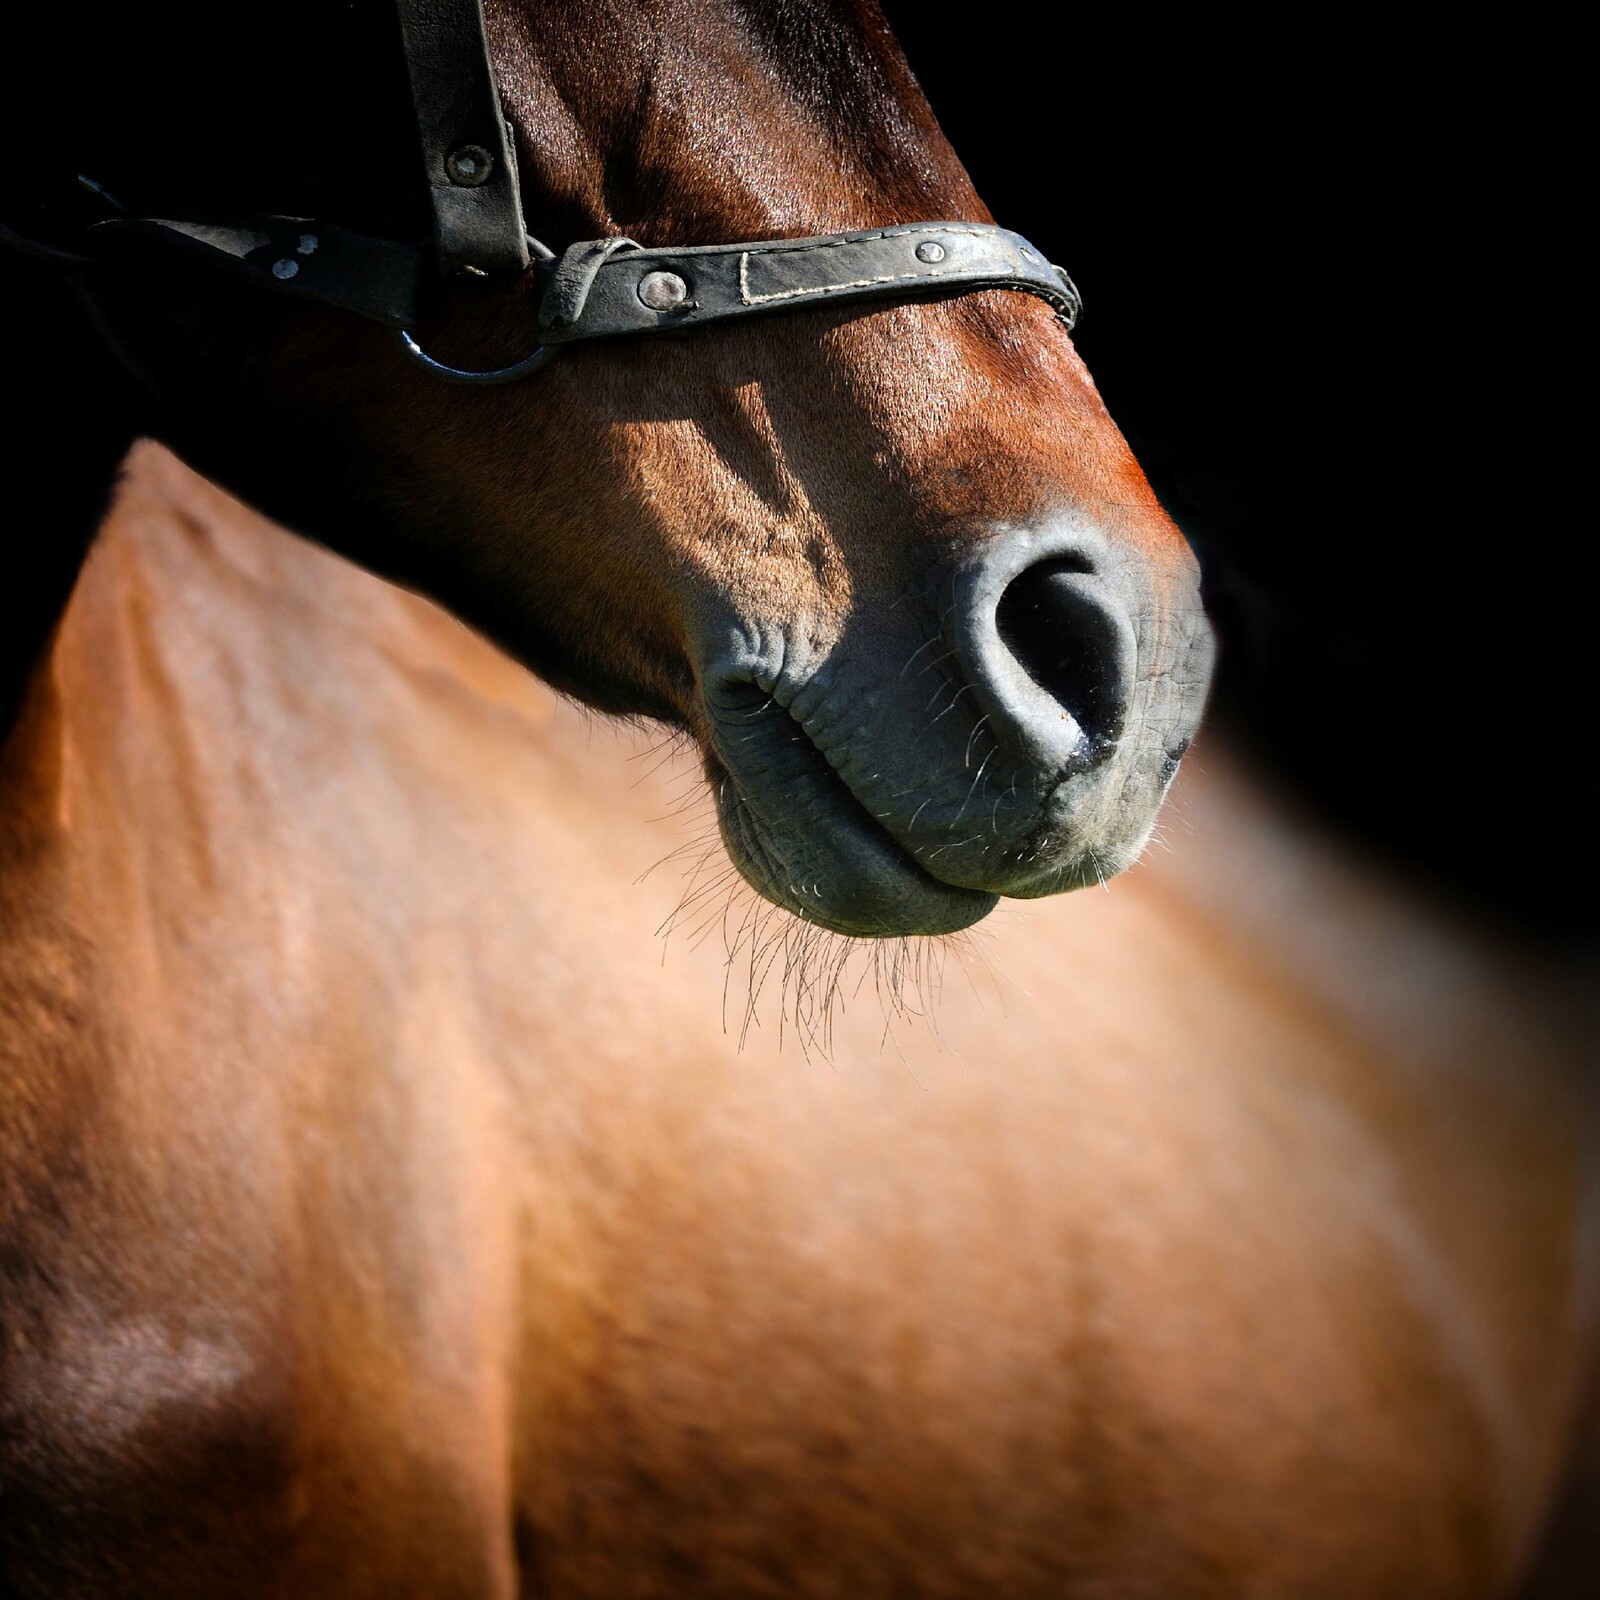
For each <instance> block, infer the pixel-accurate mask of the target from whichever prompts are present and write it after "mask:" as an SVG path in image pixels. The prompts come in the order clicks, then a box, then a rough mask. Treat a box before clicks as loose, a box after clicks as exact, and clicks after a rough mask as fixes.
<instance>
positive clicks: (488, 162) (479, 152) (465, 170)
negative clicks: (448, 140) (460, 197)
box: [444, 144, 494, 189]
mask: <svg viewBox="0 0 1600 1600" xmlns="http://www.w3.org/2000/svg"><path fill="white" fill-rule="evenodd" d="M444 170H445V171H446V173H448V174H449V177H450V181H451V183H459V184H460V185H461V186H462V187H463V188H465V189H476V188H477V187H478V185H479V184H480V183H487V182H488V181H489V174H490V173H491V172H492V171H493V170H494V157H493V156H491V155H490V154H489V152H488V151H487V150H485V149H484V148H483V146H482V145H481V144H463V145H458V146H457V147H456V148H455V149H454V150H452V151H451V152H450V154H449V155H447V156H446V157H445V158H444Z"/></svg>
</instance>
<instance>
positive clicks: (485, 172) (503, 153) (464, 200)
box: [395, 0, 528, 273]
mask: <svg viewBox="0 0 1600 1600" xmlns="http://www.w3.org/2000/svg"><path fill="white" fill-rule="evenodd" d="M395 3H396V6H397V8H398V10H399V13H400V32H401V37H402V39H403V41H404V45H405V55H406V70H407V72H408V73H409V74H410V77H411V95H412V99H413V100H414V102H415V104H416V109H417V132H418V133H419V135H420V136H421V140H422V159H423V166H424V170H425V172H426V174H427V179H428V190H429V194H430V196H431V198H432V201H433V235H434V247H435V250H436V251H437V254H438V260H439V268H440V270H441V271H443V272H446V273H453V272H462V271H465V270H468V269H475V270H477V271H479V272H521V271H522V270H523V269H524V268H525V267H526V266H527V264H528V245H527V230H526V229H525V228H524V226H523V221H522V202H521V199H520V197H519V195H518V191H517V162H516V155H515V153H514V151H513V149H512V144H511V138H510V135H509V133H508V132H507V130H506V123H505V117H504V115H503V114H502V112H501V110H500V95H499V91H498V90H497V88H496V87H495V81H494V69H493V67H492V65H491V64H490V61H489V44H488V39H487V38H486V36H485V34H484V27H483V0H395Z"/></svg>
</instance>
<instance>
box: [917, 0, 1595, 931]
mask: <svg viewBox="0 0 1600 1600" xmlns="http://www.w3.org/2000/svg"><path fill="white" fill-rule="evenodd" d="M887 10H888V15H889V20H890V22H891V25H892V26H893V27H894V29H895V31H896V33H897V34H898V36H899V38H900V40H901V43H902V45H903V46H904V48H905V50H906V53H907V55H908V57H909V59H910V61H911V65H912V68H913V70H914V71H915V72H916V73H917V75H918V77H919V79H920V80H921V82H922V85H923V87H924V89H925V90H926V92H927V94H928V97H929V99H930V100H931V102H932V104H933V108H934V111H935V113H936V114H937V115H938V117H939V119H940V122H941V124H942V125H943V127H944V129H945V132H946V133H947V134H948V135H949V137H950V139H951V142H952V143H953V144H954V146H955V148H956V150H957V152H958V153H959V154H960V155H961V157H962V159H963V160H964V162H965V163H966V165H967V168H968V170H969V172H971V174H972V176H973V178H974V181H975V182H976V184H977V187H978V190H979V193H980V194H981V195H982V196H983V197H984V200H985V201H986V202H987V204H988V205H989V207H990V208H991V210H992V211H993V213H994V215H995V217H996V220H998V221H1000V222H1002V223H1004V224H1005V225H1007V226H1009V227H1013V228H1016V229H1018V230H1019V231H1020V232H1023V233H1025V234H1027V235H1028V236H1029V237H1030V238H1032V239H1033V240H1034V241H1035V242H1036V243H1038V244H1039V245H1040V246H1041V247H1043V248H1044V249H1045V250H1046V251H1047V252H1048V253H1049V254H1050V255H1051V257H1052V259H1054V260H1056V261H1059V262H1061V263H1062V265H1063V266H1065V267H1066V268H1067V269H1068V271H1070V272H1071V273H1072V275H1073V277H1074V279H1075V280H1076V282H1077V284H1078V286H1079V288H1080V289H1081V290H1082V291H1083V294H1084V299H1085V313H1084V317H1083V320H1082V322H1081V323H1080V325H1079V330H1078V335H1077V342H1078V347H1079V349H1080V350H1081V351H1082V353H1083V355H1084V357H1085V359H1086V360H1087V362H1088V364H1089V366H1090V368H1091V370H1092V371H1093V372H1094V374H1095V377H1096V380H1097V382H1098V383H1099V385H1100V388H1101V391H1102V393H1103V394H1104V396H1105V399H1106V402H1107V404H1108V405H1109V407H1110V409H1111V412H1112V414H1113V416H1114V417H1116V419H1117V421H1118V422H1119V423H1120V424H1121V426H1122V428H1123V430H1124V432H1125V433H1126V434H1127V435H1128V437H1129V439H1130V440H1131V442H1132V444H1133V446H1134V448H1135V450H1136V451H1137V452H1138V454H1139V456H1140V459H1141V461H1142V462H1143V463H1144V465H1145V468H1146V470H1147V472H1148V473H1149V474H1150V477H1151V480H1152V482H1153V483H1154V484H1155V486H1156V488H1157V490H1158V492H1159V493H1160V494H1161V496H1162V498H1163V500H1164V501H1165V503H1166V504H1167V506H1168V508H1169V510H1171V512H1172V513H1173V514H1174V516H1175V517H1176V518H1177V519H1178V521H1179V522H1180V524H1181V525H1182V526H1183V527H1184V529H1185V531H1186V532H1187V533H1188V534H1189V536H1190V538H1191V539H1192V540H1193V542H1194V543H1195V545H1196V547H1197V549H1198V550H1199V551H1200V554H1201V558H1202V561H1203V563H1204V564H1205V567H1206V569H1207V575H1208V576H1207V590H1208V603H1209V604H1210V606H1211V608H1212V611H1213V614H1214V615H1215V617H1216V618H1217V620H1218V622H1219V625H1220V628H1221V632H1222V636H1223V644H1224V655H1223V667H1222V675H1221V680H1220V683H1219V688H1218V692H1217V696H1216V700H1215V715H1216V716H1217V717H1218V718H1219V720H1222V721H1224V722H1227V723H1229V724H1231V726H1232V728H1233V730H1234V733H1235V736H1236V737H1242V738H1244V739H1245V740H1246V741H1247V742H1248V743H1249V744H1250V745H1252V746H1253V747H1254V749H1255V751H1256V753H1257V755H1258V756H1259V757H1261V758H1263V759H1265V760H1266V761H1267V762H1268V763H1269V764H1270V766H1271V767H1272V768H1273V769H1274V770H1275V771H1276V772H1277V773H1279V774H1280V775H1281V776H1282V777H1283V779H1284V780H1285V781H1286V782H1287V783H1289V784H1290V785H1291V786H1292V787H1293V788H1294V789H1296V790H1297V791H1298V792H1299V793H1300V794H1301V795H1303V796H1305V797H1307V798H1309V799H1310V800H1311V801H1312V802H1313V803H1314V804H1315V805H1316V806H1317V807H1318V808H1320V809H1321V810H1322V811H1323V812H1324V814H1325V815H1326V816H1328V817H1329V818H1330V819H1332V820H1333V821H1334V822H1336V823H1337V824H1338V825H1339V826H1340V827H1342V828H1344V829H1345V830H1347V831H1348V832H1351V833H1353V834H1354V835H1355V836H1356V837H1357V838H1358V839H1359V840H1361V841H1362V843H1363V844H1364V845H1365V847H1367V848H1368V849H1370V850H1372V851H1374V852H1376V853H1378V855H1379V856H1380V857H1381V858H1383V859H1384V860H1385V862H1386V864H1387V865H1388V866H1390V867H1391V868H1392V869H1394V870H1397V871H1400V872H1403V873H1409V874H1411V875H1414V876H1418V877H1421V878H1423V879H1425V880H1427V881H1429V882H1430V883H1432V884H1433V885H1434V886H1435V887H1436V888H1439V889H1443V890H1444V891H1445V892H1447V893H1449V894H1451V895H1454V896H1456V897H1457V898H1459V899H1461V900H1463V901H1466V902H1469V903H1472V904H1475V905H1476V906H1477V907H1479V908H1480V909H1482V910H1487V911H1488V912H1489V913H1490V914H1492V915H1493V916H1494V917H1496V918H1497V919H1498V920H1500V921H1501V922H1502V923H1504V924H1505V925H1506V926H1507V927H1508V928H1511V929H1514V930H1520V931H1522V932H1524V933H1527V934H1530V935H1532V936H1535V937H1539V938H1546V939H1555V940H1560V941H1563V942H1564V941H1566V940H1569V939H1572V938H1575V937H1576V938H1588V937H1592V936H1593V934H1594V932H1595V930H1596V926H1597V923H1596V916H1595V904H1596V895H1595V889H1596V882H1595V875H1594V871H1593V854H1594V852H1593V848H1592V845H1591V843H1590V840H1589V835H1588V827H1589V822H1590V818H1591V816H1592V815H1593V811H1594V806H1595V802H1596V800H1597V798H1600V762H1597V759H1596V752H1595V744H1596V739H1595V735H1594V732H1593V731H1592V721H1593V717H1592V713H1591V710H1590V689H1589V679H1590V677H1591V675H1592V667H1591V661H1592V659H1593V655H1594V651H1593V648H1592V645H1591V642H1590V641H1591V640H1592V639H1593V637H1594V634H1595V624H1594V622H1593V621H1592V619H1591V613H1592V610H1593V605H1594V598H1593V591H1592V588H1591V586H1590V584H1589V582H1588V574H1587V567H1588V551H1587V546H1588V544H1589V542H1590V537H1591V536H1590V534H1589V528H1590V526H1591V525H1592V522H1593V518H1592V515H1591V514H1590V513H1589V512H1588V509H1587V506H1586V505H1583V504H1581V503H1578V502H1576V497H1574V496H1570V495H1564V494H1563V493H1562V492H1561V491H1560V490H1559V489H1558V488H1557V487H1556V485H1557V484H1558V483H1559V481H1560V480H1561V478H1562V477H1563V476H1564V470H1563V469H1564V464H1565V459H1566V457H1567V456H1568V454H1569V453H1570V451H1571V449H1572V447H1573V445H1574V444H1575V442H1576V440H1575V439H1574V437H1573V433H1574V431H1575V430H1573V429H1572V428H1571V425H1570V422H1569V421H1568V420H1567V419H1568V416H1569V407H1570V405H1571V403H1572V396H1571V395H1570V394H1569V393H1564V392H1563V390H1562V387H1561V383H1562V379H1563V367H1564V365H1565V352H1566V350H1567V349H1568V348H1569V347H1570V346H1571V345H1572V344H1573V343H1574V340H1575V327H1576V324H1577V323H1578V321H1579V320H1580V319H1579V318H1578V317H1577V316H1576V315H1575V314H1574V311H1573V306H1574V304H1575V301H1573V300H1572V299H1571V298H1569V297H1568V296H1567V295H1566V294H1565V293H1564V292H1563V291H1564V289H1565V287H1566V285H1565V284H1564V283H1563V273H1564V266H1563V263H1564V262H1566V261H1568V260H1570V259H1572V254H1571V251H1570V248H1569V247H1570V246H1571V244H1572V238H1571V234H1572V231H1573V229H1574V227H1575V224H1574V222H1573V220H1572V218H1573V212H1574V208H1575V204H1576V201H1575V196H1573V195H1570V194H1567V193H1565V192H1563V190H1562V189H1561V187H1560V185H1558V184H1555V183H1553V182H1552V181H1551V169H1552V166H1553V165H1554V164H1556V163H1557V162H1558V160H1559V157H1560V153H1561V151H1562V150H1563V149H1564V148H1565V144H1566V141H1565V137H1564V128H1563V121H1562V119H1563V104H1564V102H1563V96H1562V93H1561V88H1560V84H1559V81H1558V76H1557V74H1556V71H1555V69H1556V68H1557V67H1558V66H1559V59H1560V57H1561V55H1562V52H1563V49H1566V50H1572V49H1575V45H1574V44H1573V42H1572V41H1570V40H1568V41H1565V42H1564V41H1563V40H1562V39H1561V38H1559V37H1533V36H1531V34H1524V35H1517V34H1516V33H1515V32H1513V31H1509V30H1507V29H1506V28H1505V27H1504V26H1503V22H1504V19H1502V25H1501V26H1500V27H1499V31H1498V32H1497V34H1496V36H1495V37H1494V38H1492V39H1486V40H1484V41H1479V40H1478V39H1477V38H1476V36H1473V35H1471V34H1470V33H1468V32H1467V31H1466V30H1467V24H1466V23H1465V22H1464V21H1462V22H1456V23H1452V24H1450V25H1449V27H1448V29H1445V28H1443V25H1441V29H1442V31H1439V32H1436V33H1432V34H1429V35H1427V36H1425V37H1409V38H1404V37H1400V36H1397V34H1396V32H1395V28H1394V27H1393V26H1392V25H1390V24H1389V23H1386V22H1384V21H1383V20H1382V19H1377V18H1371V17H1362V16H1361V15H1360V14H1358V13H1352V12H1348V11H1341V12H1338V13H1333V12H1328V13H1325V14H1322V13H1316V12H1311V11H1302V12H1297V13H1293V14H1290V13H1280V14H1278V15H1276V16H1273V15H1270V14H1268V15H1262V14H1257V15H1255V16H1254V17H1252V18H1251V19H1249V20H1246V19H1245V18H1244V17H1243V16H1242V14H1235V15H1234V16H1233V17H1232V18H1229V17H1219V16H1218V15H1215V14H1210V13H1201V12H1198V11H1194V12H1189V13H1185V14H1183V15H1182V16H1179V17H1176V18H1174V17H1173V16H1171V15H1169V14H1160V15H1157V14H1153V13H1131V12H1130V13H1129V14H1128V15H1126V16H1125V17H1123V18H1121V19H1111V20H1107V19H1104V18H1100V19H1095V20H1093V21H1088V22H1085V21H1083V20H1081V19H1076V18H1074V17H1073V16H1072V15H1071V14H1070V12H1067V11H1065V10H1062V9H1060V8H1051V9H1049V10H1047V11H1045V10H1041V11H1037V12H1035V13H1034V14H1032V15H1025V14H1024V13H1023V12H1021V11H1018V10H1017V9H1015V8H1011V7H1005V8H1001V7H988V8H986V7H983V6H981V5H979V6H972V7H968V8H964V9H960V10H957V9H954V8H952V9H948V10H947V9H945V8H943V7H939V8H934V7H929V6H919V5H916V4H912V3H909V0H901V3H899V4H894V3H892V0H891V3H890V4H889V5H888V7H887ZM1452 30H1453V31H1452ZM1566 376H1567V378H1568V380H1569V381H1570V380H1571V377H1572V374H1571V373H1567V374H1566Z"/></svg>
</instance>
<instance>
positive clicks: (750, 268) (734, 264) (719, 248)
mask: <svg viewBox="0 0 1600 1600" xmlns="http://www.w3.org/2000/svg"><path fill="white" fill-rule="evenodd" d="M974 289H1015V290H1019V291H1021V292H1022V293H1025V294H1033V295H1038V296H1039V297H1040V298H1041V299H1044V300H1047V301H1049V302H1050V304H1051V305H1053V306H1054V307H1055V309H1056V314H1057V315H1058V316H1059V317H1060V318H1061V320H1062V322H1064V323H1065V324H1066V326H1067V327H1068V328H1071V327H1072V325H1073V324H1074V322H1076V321H1077V317H1078V312H1079V309H1080V307H1081V304H1082V302H1081V301H1080V299H1079V296H1078V291H1077V289H1076V288H1075V287H1074V286H1073V283H1072V280H1071V279H1070V278H1068V277H1067V275H1066V273H1064V272H1063V271H1061V269H1060V268H1059V267H1053V266H1051V264H1050V263H1049V261H1048V260H1046V258H1045V257H1044V256H1043V255H1042V254H1041V253H1040V252H1039V251H1038V250H1036V249H1034V247H1033V246H1032V245H1031V244H1029V243H1028V241H1027V240H1026V239H1024V238H1023V237H1022V236H1021V235H1020V234H1016V233H1012V232H1010V231H1009V230H1008V229H1005V228H997V227H993V226H991V225H988V224H983V223H972V222H930V223H913V224H908V225H906V226H902V227H893V228H876V229H871V230H867V231H863V232H858V233H834V234H827V235H824V236H822V237H819V238H812V239H768V240H762V241H760V242H757V243H752V244H728V245H700V246H694V247H692V248H689V249H685V250H641V249H639V248H638V247H637V246H633V245H632V244H631V241H629V240H625V239H608V240H597V241H592V242H589V243H585V244H578V245H574V246H573V247H572V248H571V249H570V250H568V251H567V253H566V254H565V255H564V256H563V257H562V258H561V260H560V262H559V263H558V264H557V265H556V267H555V269H554V272H553V275H552V279H551V283H550V286H549V288H548V290H547V291H546V294H545V297H544V300H543V302H542V304H541V306H540V334H541V337H542V338H543V340H544V342H545V343H546V344H547V345H557V344H572V343H575V342H576V341H578V340H586V339H600V338H609V337H613V336H616V335H620V334H640V333H662V332H667V331H671V330H676V329H680V328H682V329H689V328H696V327H700V326H703V325H704V324H706V323H708V322H725V321H728V320H729V319H730V318H734V317H742V316H750V315H759V314H762V313H766V312H772V311H790V310H795V309H797V308H799V307H802V306H807V305H822V304H828V303H833V302H842V301H849V300H890V299H894V300H899V299H912V298H916V297H918V296H932V295H942V294H949V293H955V292H963V293H964V292H970V291H971V290H974Z"/></svg>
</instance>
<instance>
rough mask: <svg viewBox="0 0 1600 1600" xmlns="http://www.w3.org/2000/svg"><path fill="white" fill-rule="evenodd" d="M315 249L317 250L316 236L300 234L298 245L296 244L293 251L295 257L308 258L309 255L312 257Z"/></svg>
mask: <svg viewBox="0 0 1600 1600" xmlns="http://www.w3.org/2000/svg"><path fill="white" fill-rule="evenodd" d="M316 248H317V236H316V234H314V233H302V234H301V235H300V242H299V244H297V245H296V246H295V247H294V250H295V254H296V255H300V256H309V255H312V254H314V253H315V251H316Z"/></svg>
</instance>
